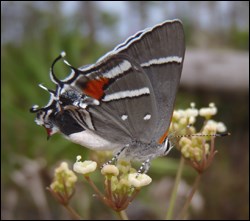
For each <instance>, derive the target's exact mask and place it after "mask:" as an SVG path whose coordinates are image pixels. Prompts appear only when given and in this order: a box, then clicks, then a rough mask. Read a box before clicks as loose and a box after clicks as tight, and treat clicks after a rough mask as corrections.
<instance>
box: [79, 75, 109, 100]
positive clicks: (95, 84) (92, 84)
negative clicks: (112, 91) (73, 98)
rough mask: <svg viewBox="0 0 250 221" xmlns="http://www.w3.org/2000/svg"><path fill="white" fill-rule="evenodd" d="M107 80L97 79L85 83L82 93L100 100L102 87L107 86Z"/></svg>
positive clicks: (102, 93) (102, 92)
mask: <svg viewBox="0 0 250 221" xmlns="http://www.w3.org/2000/svg"><path fill="white" fill-rule="evenodd" d="M108 82H109V79H107V78H99V79H94V80H90V81H88V82H87V84H86V86H85V88H84V89H83V92H84V93H85V94H87V95H88V96H90V97H92V98H95V99H97V100H100V99H101V98H102V96H103V95H104V91H103V87H104V86H105V85H106V84H108Z"/></svg>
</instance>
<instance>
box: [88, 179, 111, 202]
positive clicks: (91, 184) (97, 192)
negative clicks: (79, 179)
mask: <svg viewBox="0 0 250 221" xmlns="http://www.w3.org/2000/svg"><path fill="white" fill-rule="evenodd" d="M84 178H85V179H86V180H87V181H88V183H89V184H90V186H91V187H92V188H93V189H94V191H95V192H96V194H97V196H98V197H99V198H100V199H101V200H102V201H103V202H104V203H105V204H106V205H109V204H108V201H107V200H106V197H105V196H104V195H103V194H102V193H101V192H100V191H99V190H98V188H97V187H96V185H95V184H94V183H93V181H92V180H91V179H90V177H89V176H86V175H85V176H84Z"/></svg>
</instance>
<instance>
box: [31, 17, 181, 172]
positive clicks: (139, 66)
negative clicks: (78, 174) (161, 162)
mask: <svg viewBox="0 0 250 221" xmlns="http://www.w3.org/2000/svg"><path fill="white" fill-rule="evenodd" d="M184 54H185V40H184V31H183V26H182V23H181V21H180V20H178V19H175V20H167V21H164V22H162V23H160V24H157V25H155V26H154V27H151V28H147V29H145V30H142V31H139V32H137V33H136V34H134V35H133V36H131V37H129V38H128V39H127V40H126V41H125V42H123V43H121V44H119V45H118V46H116V47H115V48H114V49H113V50H112V51H110V52H108V53H106V54H105V55H104V56H102V57H101V58H100V59H98V60H97V61H96V63H94V64H91V65H86V66H83V67H81V68H75V67H73V66H72V65H71V64H69V63H68V62H67V61H65V60H64V62H65V63H66V65H68V66H69V67H70V68H71V73H70V74H69V76H68V77H66V78H65V79H63V80H60V79H58V78H57V77H56V74H55V71H54V66H55V64H56V63H57V62H58V61H59V60H60V59H62V58H63V57H64V56H65V53H64V52H62V53H61V54H60V56H58V57H57V58H56V59H55V60H54V62H53V63H52V66H51V69H50V78H51V80H52V82H54V84H55V86H56V87H55V90H52V89H47V88H46V87H44V86H43V85H40V87H42V88H43V89H45V90H47V91H48V92H49V93H50V100H49V102H48V104H47V105H46V106H44V107H42V108H39V107H38V105H34V106H33V107H32V108H31V109H30V111H31V112H35V113H36V119H35V122H36V123H37V124H38V125H41V126H43V127H44V128H45V129H46V131H47V134H48V137H50V136H51V135H53V134H55V133H57V132H60V133H61V134H63V135H64V137H66V138H67V139H68V140H70V141H72V142H74V143H77V144H80V145H82V146H84V147H87V148H89V149H92V150H113V151H114V154H115V157H114V159H117V158H125V159H128V160H133V161H134V160H135V161H141V162H144V166H145V165H146V166H145V172H146V171H147V170H148V169H147V168H149V165H150V161H151V160H152V159H154V158H156V157H159V156H164V155H166V154H168V152H169V151H170V149H171V148H172V147H173V146H172V145H171V142H170V140H169V138H168V130H169V125H170V122H171V117H172V114H173V109H174V103H175V97H176V93H177V90H178V86H179V82H180V78H181V71H182V66H183V61H184Z"/></svg>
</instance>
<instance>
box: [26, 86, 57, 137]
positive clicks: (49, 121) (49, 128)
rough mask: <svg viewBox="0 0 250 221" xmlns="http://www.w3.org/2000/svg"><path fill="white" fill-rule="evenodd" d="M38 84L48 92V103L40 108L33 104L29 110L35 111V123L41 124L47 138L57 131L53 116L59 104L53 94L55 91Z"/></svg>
mask: <svg viewBox="0 0 250 221" xmlns="http://www.w3.org/2000/svg"><path fill="white" fill-rule="evenodd" d="M39 86H40V87H41V88H43V89H44V90H46V91H48V92H49V93H50V100H49V103H48V104H47V105H46V106H45V107H42V108H39V106H38V105H33V106H32V107H31V109H30V112H32V113H36V118H35V122H36V124H37V125H40V126H43V127H44V128H45V129H46V132H47V135H48V136H47V138H48V139H49V138H50V137H51V136H52V135H53V134H55V133H57V132H58V131H59V129H58V127H57V126H56V124H55V121H54V119H55V116H56V114H57V112H58V111H59V106H58V102H57V99H56V96H55V95H56V92H55V91H52V90H50V89H47V88H46V87H44V86H43V85H39Z"/></svg>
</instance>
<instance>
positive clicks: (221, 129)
mask: <svg viewBox="0 0 250 221" xmlns="http://www.w3.org/2000/svg"><path fill="white" fill-rule="evenodd" d="M226 130H227V127H226V126H225V124H224V123H222V122H218V124H217V131H218V132H220V133H222V132H225V131H226Z"/></svg>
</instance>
